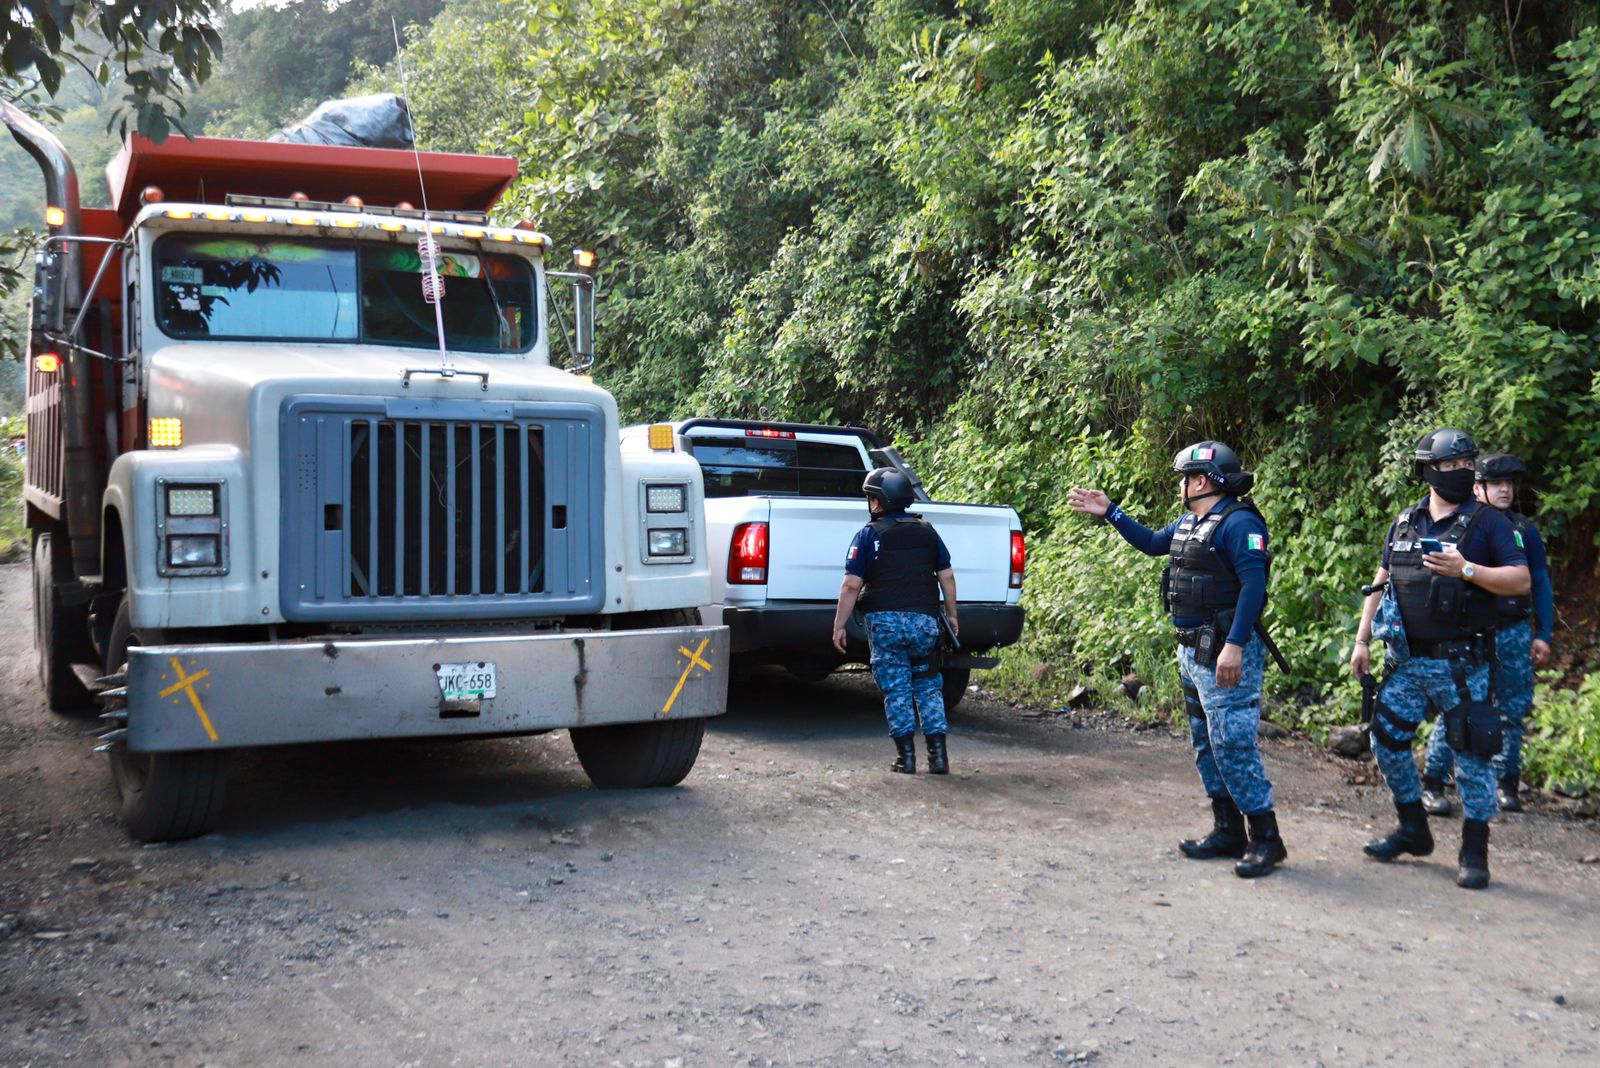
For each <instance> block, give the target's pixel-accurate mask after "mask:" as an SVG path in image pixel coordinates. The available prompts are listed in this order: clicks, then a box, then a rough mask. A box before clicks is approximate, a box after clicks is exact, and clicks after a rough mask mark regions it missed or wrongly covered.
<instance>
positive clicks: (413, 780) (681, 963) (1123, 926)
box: [0, 566, 1600, 1068]
mask: <svg viewBox="0 0 1600 1068" xmlns="http://www.w3.org/2000/svg"><path fill="white" fill-rule="evenodd" d="M27 598H28V582H27V573H26V570H25V568H24V567H18V566H10V567H6V568H3V569H0V614H3V618H5V619H6V620H7V621H9V624H10V633H11V635H12V636H13V640H14V641H15V642H16V643H17V647H16V648H15V650H14V654H13V656H11V657H9V658H7V660H6V663H5V665H4V667H3V668H0V1063H4V1064H7V1065H11V1064H35V1065H48V1064H65V1063H82V1064H92V1065H116V1064H139V1065H146V1064H179V1065H198V1064H210V1065H369V1064H370V1065H398V1064H417V1065H505V1064H528V1065H613V1064H615V1065H655V1066H670V1065H679V1066H684V1068H687V1066H693V1065H769V1064H778V1065H791V1064H807V1065H824V1064H826V1065H836V1064H845V1065H852V1064H859V1065H868V1064H957V1063H963V1062H965V1063H970V1064H996V1065H1009V1064H1027V1063H1060V1062H1074V1061H1076V1062H1079V1063H1083V1062H1093V1063H1095V1064H1105V1065H1132V1064H1141V1065H1149V1064H1157V1065H1176V1064H1184V1065H1211V1064H1238V1065H1335V1064H1339V1065H1347V1064H1348V1065H1362V1064H1393V1063H1402V1064H1406V1065H1408V1066H1411V1068H1424V1066H1431V1065H1439V1066H1450V1068H1459V1066H1463V1065H1472V1066H1481V1065H1500V1064H1505V1065H1544V1064H1555V1063H1557V1062H1558V1061H1559V1062H1561V1063H1565V1064H1571V1065H1577V1064H1600V921H1597V912H1600V910H1597V908H1596V901H1597V896H1600V895H1597V891H1600V865H1597V864H1594V863H1587V864H1586V863H1583V861H1582V858H1584V857H1585V856H1592V855H1594V854H1596V853H1600V834H1597V831H1596V827H1595V825H1594V823H1593V822H1584V821H1572V820H1566V819H1563V818H1561V817H1559V816H1554V815H1549V814H1540V815H1523V816H1515V817H1509V818H1503V819H1502V820H1501V822H1500V823H1499V824H1497V825H1496V827H1495V831H1494V844H1493V853H1492V862H1493V870H1494V879H1495V881H1494V884H1493V885H1492V886H1491V887H1490V889H1489V890H1487V891H1485V892H1483V893H1477V894H1473V893H1469V892H1467V891H1462V890H1458V889H1457V888H1456V887H1455V886H1454V884H1453V881H1452V879H1453V874H1454V856H1455V847H1456V842H1457V838H1458V829H1457V827H1456V826H1454V825H1452V823H1451V822H1450V821H1444V822H1442V823H1436V829H1437V830H1439V831H1440V832H1441V848H1440V851H1439V853H1438V854H1437V855H1436V856H1435V857H1434V858H1431V859H1430V860H1429V861H1426V862H1421V863H1408V864H1398V865H1393V866H1389V867H1384V866H1380V865H1377V864H1373V863H1370V862H1366V861H1364V860H1363V859H1362V858H1361V856H1360V846H1361V843H1362V842H1363V841H1364V840H1365V839H1366V838H1367V836H1368V835H1369V833H1370V831H1371V830H1372V829H1373V828H1374V827H1377V826H1378V825H1380V824H1381V825H1385V826H1386V825H1387V823H1388V821H1389V815H1390V812H1391V810H1390V809H1389V807H1388V803H1387V792H1386V791H1385V790H1384V789H1383V788H1382V787H1381V786H1378V787H1359V786H1352V785H1349V784H1348V782H1347V781H1346V780H1347V778H1348V766H1346V765H1343V764H1339V763H1335V762H1334V761H1332V760H1331V759H1330V758H1328V757H1325V756H1324V755H1323V754H1321V753H1320V752H1317V751H1315V750H1313V749H1310V748H1309V747H1305V746H1301V745H1293V744H1278V745H1274V746H1272V748H1271V750H1270V752H1269V755H1268V758H1267V759H1268V768H1269V771H1270V772H1271V774H1272V775H1273V776H1274V778H1275V779H1276V780H1277V784H1278V789H1279V809H1280V812H1281V813H1282V821H1283V825H1284V833H1285V836H1286V838H1287V841H1288V845H1289V851H1290V864H1289V866H1288V867H1287V868H1286V869H1285V870H1284V871H1282V872H1280V873H1278V874H1276V875H1274V876H1273V877H1271V878H1268V879H1264V880H1260V881H1256V882H1245V881H1242V880H1239V879H1236V878H1235V877H1234V876H1233V875H1232V873H1231V870H1230V869H1229V868H1228V867H1227V866H1226V865H1224V864H1220V863H1196V862H1193V861H1185V860H1183V859H1181V858H1179V857H1178V855H1177V853H1176V851H1175V850H1174V848H1173V844H1174V841H1175V839H1176V838H1177V837H1179V836H1180V832H1189V831H1193V830H1196V829H1199V828H1200V827H1201V825H1202V822H1203V820H1202V808H1203V799H1201V798H1199V797H1198V789H1197V785H1196V781H1195V777H1194V773H1193V769H1192V767H1191V766H1190V764H1189V757H1188V754H1187V750H1186V745H1185V743H1184V741H1183V740H1182V739H1179V738H1173V737H1168V736H1166V735H1165V733H1163V732H1145V733H1130V732H1123V731H1114V730H1091V729H1074V728H1073V727H1071V725H1070V724H1069V723H1068V722H1066V721H1064V720H1062V719H1061V718H1059V717H1055V716H1048V717H1045V716H1039V717H1035V718H1030V717H1029V715H1028V714H1027V712H1026V711H1025V710H1017V709H1013V708H1009V707H1006V706H1003V705H998V704H991V703H985V702H983V701H981V700H975V701H972V702H971V703H970V704H968V705H964V706H963V707H962V709H961V710H960V711H959V713H958V714H957V715H956V716H955V717H954V722H953V728H954V730H953V734H952V737H951V743H950V750H951V758H952V761H953V763H954V766H955V771H956V774H954V775H952V776H951V777H950V778H948V779H942V780H941V779H935V778H931V777H928V776H921V775H919V776H917V777H916V778H914V779H913V778H906V777H904V776H895V775H891V774H889V773H888V772H887V771H886V770H885V768H886V766H887V764H888V762H889V758H890V754H891V747H890V745H889V743H888V741H887V740H886V739H885V738H884V737H883V723H882V719H881V716H880V715H879V712H878V704H877V699H876V694H875V692H874V691H873V689H872V687H871V685H870V682H868V681H867V680H864V679H860V678H857V679H844V680H834V681H831V682H828V683H825V684H819V685H814V686H808V685H802V684H798V683H796V682H794V681H792V680H791V679H789V678H787V677H786V676H782V675H771V676H763V677H761V678H759V679H757V680H756V681H755V682H753V683H750V684H747V685H745V686H743V687H739V688H737V689H736V692H735V698H734V711H733V712H732V713H730V714H729V715H728V716H726V717H724V718H723V719H721V720H720V721H717V722H716V723H715V726H714V727H713V728H712V730H711V731H710V733H709V734H708V737H707V742H706V746H705V749H704V751H703V752H702V755H701V758H700V763H699V765H698V766H697V767H696V769H695V771H694V773H693V774H692V775H691V776H690V778H689V780H688V781H687V782H686V783H685V785H684V786H682V787H681V788H678V789H675V790H668V791H652V792H637V793H627V792H624V793H602V792H599V791H596V790H594V789H592V788H590V787H589V786H588V785H587V782H586V780H585V779H584V777H583V774H582V772H581V771H580V769H579V768H578V766H577V762H576V760H575V758H574V757H573V756H572V753H571V748H570V746H569V744H568V743H567V740H566V738H565V737H564V735H560V734H557V735H549V736H545V737H542V738H531V739H522V740H511V741H492V742H478V743H466V744H454V745H445V744H417V743H407V744H367V745H343V746H337V747H326V748H318V749H306V750H281V751H267V752H258V753H254V754H250V755H247V756H245V757H243V758H241V759H240V760H239V762H238V764H237V766H236V769H235V775H234V780H233V784H232V788H231V793H230V797H229V803H228V811H227V816H226V829H225V831H224V832H223V833H221V834H216V835H212V836H210V837H207V838H203V839H201V840H199V841H195V842H191V843H186V844H183V845H176V846H169V847H139V846H134V845H130V844H129V843H128V841H127V840H126V839H125V838H124V836H123V835H122V833H121V832H120V830H119V828H118V827H117V826H116V824H115V823H114V822H113V820H112V818H111V816H110V813H111V811H112V808H113V797H112V791H111V785H110V782H109V779H108V776H107V774H106V771H105V768H104V764H103V760H104V758H103V757H98V756H96V755H95V754H93V753H91V752H90V745H91V734H92V730H91V726H90V724H88V723H85V722H83V721H77V720H72V719H61V718H57V717H53V716H51V715H50V713H48V712H47V711H45V710H44V708H43V707H42V706H41V705H40V703H39V700H38V697H37V693H36V688H35V685H34V682H33V675H32V654H31V651H29V650H28V649H27V648H26V647H25V646H26V643H27V642H28V639H27V637H26V635H27V634H28V633H29V628H28V623H27V618H28V611H29V606H28V601H27Z"/></svg>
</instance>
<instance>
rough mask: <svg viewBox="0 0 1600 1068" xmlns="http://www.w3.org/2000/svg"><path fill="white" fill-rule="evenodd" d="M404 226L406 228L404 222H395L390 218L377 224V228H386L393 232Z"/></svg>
mask: <svg viewBox="0 0 1600 1068" xmlns="http://www.w3.org/2000/svg"><path fill="white" fill-rule="evenodd" d="M405 228H406V224H405V223H403V222H395V221H394V220H393V219H390V220H387V221H385V222H381V223H379V224H378V229H380V230H388V231H389V232H390V233H394V232H395V231H397V230H404V229H405Z"/></svg>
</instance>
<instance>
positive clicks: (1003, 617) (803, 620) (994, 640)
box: [722, 602, 1024, 654]
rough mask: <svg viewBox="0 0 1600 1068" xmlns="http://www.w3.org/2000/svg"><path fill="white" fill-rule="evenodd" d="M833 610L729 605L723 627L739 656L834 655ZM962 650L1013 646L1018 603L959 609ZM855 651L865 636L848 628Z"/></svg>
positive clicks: (804, 604)
mask: <svg viewBox="0 0 1600 1068" xmlns="http://www.w3.org/2000/svg"><path fill="white" fill-rule="evenodd" d="M833 612H834V605H832V604H830V603H820V604H819V603H812V602H797V603H793V604H769V605H760V606H752V607H748V608H747V607H741V606H735V605H726V606H724V607H723V609H722V622H723V623H724V624H726V625H727V627H728V630H729V631H730V632H731V633H732V637H733V649H732V651H733V652H735V653H751V652H756V651H767V652H774V653H778V652H801V653H817V652H830V653H831V652H832V648H831V646H830V645H829V636H830V635H831V634H832V633H833ZM959 615H960V623H961V635H960V637H961V648H962V649H963V650H965V651H969V652H978V651H981V650H985V649H994V648H997V647H999V646H1002V645H1012V644H1015V643H1016V641H1017V639H1019V638H1021V637H1022V622H1023V616H1024V612H1023V608H1022V606H1021V605H1020V604H963V605H961V607H960V609H959ZM846 630H847V631H848V632H849V635H850V644H851V645H852V647H854V646H859V647H860V648H859V649H858V650H856V651H857V652H859V653H862V654H864V653H865V652H866V648H867V635H866V632H865V631H864V630H862V629H861V628H860V627H858V626H856V625H855V622H854V621H852V622H851V625H850V626H849V627H847V628H846Z"/></svg>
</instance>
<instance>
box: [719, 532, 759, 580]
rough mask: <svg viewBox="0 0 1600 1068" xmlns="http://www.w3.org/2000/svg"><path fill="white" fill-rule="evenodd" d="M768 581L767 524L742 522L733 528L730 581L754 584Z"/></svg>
mask: <svg viewBox="0 0 1600 1068" xmlns="http://www.w3.org/2000/svg"><path fill="white" fill-rule="evenodd" d="M766 581H767V525H766V524H765V523H740V524H739V525H738V526H736V527H734V528H733V544H732V546H730V547H729V550H728V583H729V584H730V585H735V586H753V585H760V584H762V583H765V582H766Z"/></svg>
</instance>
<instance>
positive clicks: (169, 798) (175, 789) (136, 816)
mask: <svg viewBox="0 0 1600 1068" xmlns="http://www.w3.org/2000/svg"><path fill="white" fill-rule="evenodd" d="M138 644H139V639H138V636H137V635H136V634H134V633H133V625H132V622H131V617H130V615H129V610H128V599H127V598H126V597H124V598H123V599H122V604H121V605H120V606H119V607H118V608H117V618H116V621H115V622H114V623H112V625H111V638H110V640H109V641H108V642H107V643H106V673H107V674H112V673H114V672H118V671H123V670H125V669H126V668H127V664H128V647H129V646H132V645H138ZM110 755H111V779H112V782H114V783H115V784H116V787H117V797H118V798H119V799H120V802H121V803H120V808H119V810H118V816H119V817H120V818H121V820H122V825H123V827H125V828H127V831H128V833H129V834H130V835H132V836H133V837H134V838H137V839H138V840H139V841H141V842H175V841H180V840H182V839H184V838H194V837H196V836H198V835H202V834H205V833H207V832H208V831H210V830H212V829H213V828H215V827H216V825H217V819H218V817H219V816H220V815H221V814H222V798H223V793H224V788H225V787H226V786H227V781H228V770H227V761H226V759H225V756H224V754H223V753H217V752H210V751H207V750H192V751H186V752H177V753H130V752H128V750H127V749H126V748H121V747H119V748H117V749H113V750H112V751H111V754H110Z"/></svg>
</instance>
